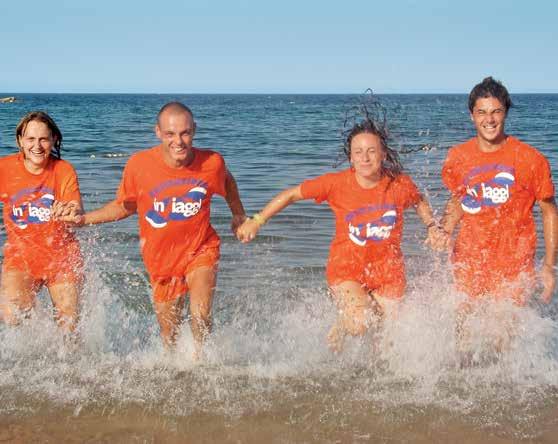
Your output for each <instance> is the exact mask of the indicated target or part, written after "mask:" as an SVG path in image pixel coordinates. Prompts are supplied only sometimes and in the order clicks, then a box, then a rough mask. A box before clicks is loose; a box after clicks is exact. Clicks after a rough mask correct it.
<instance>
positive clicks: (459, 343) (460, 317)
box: [455, 301, 473, 368]
mask: <svg viewBox="0 0 558 444" xmlns="http://www.w3.org/2000/svg"><path fill="white" fill-rule="evenodd" d="M472 311H473V308H472V306H471V303H470V302H468V301H466V302H463V303H462V304H460V305H459V307H458V309H457V316H456V320H455V321H456V322H455V341H456V344H455V345H456V349H457V354H458V357H459V365H460V367H461V368H466V367H471V365H472V364H473V351H472V350H471V331H470V327H467V326H466V324H467V320H468V319H469V316H470V315H471V313H472Z"/></svg>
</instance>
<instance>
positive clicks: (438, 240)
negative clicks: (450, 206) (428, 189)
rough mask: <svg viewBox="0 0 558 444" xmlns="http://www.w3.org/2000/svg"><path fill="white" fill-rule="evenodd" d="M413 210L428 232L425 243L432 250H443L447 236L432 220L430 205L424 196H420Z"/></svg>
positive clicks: (433, 219)
mask: <svg viewBox="0 0 558 444" xmlns="http://www.w3.org/2000/svg"><path fill="white" fill-rule="evenodd" d="M415 210H416V211H417V215H418V216H419V217H420V219H421V220H422V223H423V224H424V225H425V226H426V229H427V231H428V234H427V236H428V237H427V238H426V243H427V244H429V245H430V246H431V247H432V248H433V249H434V250H442V249H444V246H445V245H446V244H447V243H448V234H447V233H446V232H445V231H444V230H443V229H442V227H441V226H440V224H438V222H437V221H436V219H435V218H434V215H433V214H432V208H431V207H430V203H429V202H428V200H426V199H425V198H424V196H421V199H420V200H419V202H418V203H417V204H416V205H415Z"/></svg>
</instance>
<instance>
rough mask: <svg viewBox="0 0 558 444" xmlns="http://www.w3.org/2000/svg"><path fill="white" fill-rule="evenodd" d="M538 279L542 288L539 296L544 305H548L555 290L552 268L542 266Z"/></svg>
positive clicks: (554, 276) (554, 277)
mask: <svg viewBox="0 0 558 444" xmlns="http://www.w3.org/2000/svg"><path fill="white" fill-rule="evenodd" d="M540 279H541V281H542V284H543V288H544V290H543V292H542V294H541V299H542V300H543V302H544V303H545V304H548V303H549V302H550V300H551V299H552V294H553V293H554V289H555V288H556V275H555V274H554V267H553V266H551V265H547V264H544V265H543V266H542V268H541V271H540Z"/></svg>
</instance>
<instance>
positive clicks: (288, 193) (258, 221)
mask: <svg viewBox="0 0 558 444" xmlns="http://www.w3.org/2000/svg"><path fill="white" fill-rule="evenodd" d="M302 199H304V197H302V192H301V190H300V185H297V186H296V187H293V188H288V189H286V190H283V191H281V192H280V193H279V194H278V195H277V196H275V197H274V198H273V199H271V200H270V201H269V202H268V204H267V205H266V206H265V207H264V208H263V210H262V211H260V212H259V213H258V214H257V215H255V216H254V218H251V219H247V220H246V222H244V223H243V224H242V226H241V227H240V228H239V230H238V233H237V237H238V239H239V240H240V241H241V242H249V241H251V240H252V239H253V238H254V237H255V236H256V234H257V233H258V230H259V229H260V227H261V226H262V225H263V224H265V223H266V222H267V221H268V220H269V219H271V218H272V217H273V216H275V215H276V214H277V213H279V212H280V211H281V210H283V209H284V208H286V207H288V206H289V205H290V204H292V203H293V202H296V201H299V200H302Z"/></svg>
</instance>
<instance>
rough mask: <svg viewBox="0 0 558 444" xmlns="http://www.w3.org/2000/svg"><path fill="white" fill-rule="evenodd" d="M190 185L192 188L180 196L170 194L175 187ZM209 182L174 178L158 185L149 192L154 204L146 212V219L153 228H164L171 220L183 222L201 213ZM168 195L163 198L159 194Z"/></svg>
mask: <svg viewBox="0 0 558 444" xmlns="http://www.w3.org/2000/svg"><path fill="white" fill-rule="evenodd" d="M181 185H189V186H190V187H191V188H189V189H188V191H186V192H185V193H183V194H180V195H178V196H172V195H171V196H168V194H169V193H168V190H169V189H170V188H173V187H177V186H181ZM207 187H208V185H207V183H205V182H203V181H200V180H198V179H173V180H170V181H167V182H164V183H163V184H161V185H159V186H157V187H156V188H154V189H153V190H151V191H150V192H149V194H150V196H151V197H152V198H153V206H152V208H151V209H150V210H149V211H148V212H147V213H146V215H145V220H147V222H149V224H150V225H151V226H152V227H153V228H163V227H166V226H167V223H169V222H181V221H185V220H188V219H190V218H191V217H194V216H195V215H196V214H198V213H199V211H200V209H201V207H202V205H203V201H204V199H205V198H206V196H207ZM162 194H163V195H166V196H167V197H165V198H161V197H159V196H161V195H162Z"/></svg>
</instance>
